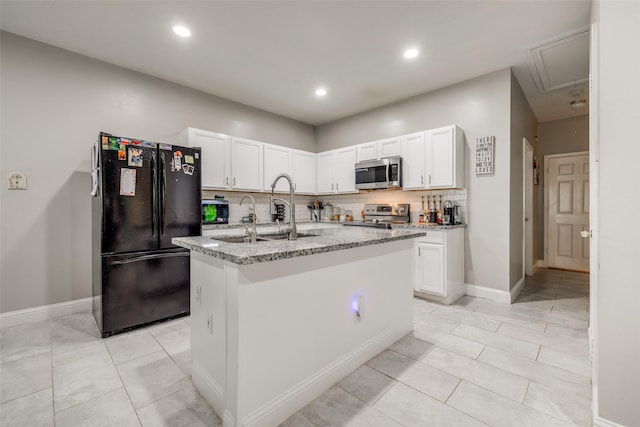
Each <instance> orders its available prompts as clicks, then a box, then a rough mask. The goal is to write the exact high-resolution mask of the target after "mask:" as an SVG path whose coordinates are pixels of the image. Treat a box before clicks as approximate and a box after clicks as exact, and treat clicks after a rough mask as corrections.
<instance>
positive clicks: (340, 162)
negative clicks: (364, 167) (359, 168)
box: [333, 147, 356, 193]
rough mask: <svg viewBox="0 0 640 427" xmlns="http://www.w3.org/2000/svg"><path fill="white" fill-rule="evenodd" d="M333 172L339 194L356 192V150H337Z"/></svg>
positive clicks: (351, 148) (352, 148)
mask: <svg viewBox="0 0 640 427" xmlns="http://www.w3.org/2000/svg"><path fill="white" fill-rule="evenodd" d="M335 157H336V158H335V163H334V168H333V172H334V175H335V178H336V191H337V192H338V193H355V192H356V168H355V165H356V149H355V147H347V148H341V149H339V150H336V156H335Z"/></svg>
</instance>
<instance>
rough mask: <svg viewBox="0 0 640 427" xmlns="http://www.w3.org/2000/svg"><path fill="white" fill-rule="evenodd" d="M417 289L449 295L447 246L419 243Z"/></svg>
mask: <svg viewBox="0 0 640 427" xmlns="http://www.w3.org/2000/svg"><path fill="white" fill-rule="evenodd" d="M417 265H418V269H417V274H418V277H417V278H416V289H417V290H419V291H424V292H429V293H432V294H437V295H442V296H446V295H447V278H446V259H445V246H444V245H438V244H433V243H418V261H417Z"/></svg>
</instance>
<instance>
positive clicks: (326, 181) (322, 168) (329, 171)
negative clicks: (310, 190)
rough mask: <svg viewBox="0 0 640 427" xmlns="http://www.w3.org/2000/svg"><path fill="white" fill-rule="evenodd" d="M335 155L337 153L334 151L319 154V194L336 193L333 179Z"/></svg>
mask: <svg viewBox="0 0 640 427" xmlns="http://www.w3.org/2000/svg"><path fill="white" fill-rule="evenodd" d="M334 154H335V153H334V152H333V151H325V152H323V153H318V157H317V159H318V162H317V165H318V173H317V176H318V181H317V183H318V194H331V193H335V186H336V183H335V180H334V179H333V178H334V176H333V162H334V157H335V156H334ZM354 174H355V172H354Z"/></svg>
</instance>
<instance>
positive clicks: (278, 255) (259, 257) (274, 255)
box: [172, 229, 426, 265]
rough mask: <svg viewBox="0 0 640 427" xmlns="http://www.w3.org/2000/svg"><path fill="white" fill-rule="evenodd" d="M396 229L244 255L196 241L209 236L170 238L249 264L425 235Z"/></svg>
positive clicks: (179, 242) (212, 253)
mask: <svg viewBox="0 0 640 427" xmlns="http://www.w3.org/2000/svg"><path fill="white" fill-rule="evenodd" d="M389 231H390V232H391V231H392V230H389ZM397 231H401V232H402V234H395V235H391V236H390V235H383V236H380V237H377V238H372V239H367V240H364V241H354V242H345V243H335V244H326V245H323V246H316V247H310V248H301V249H294V250H278V251H274V252H271V253H262V254H255V255H252V254H250V255H246V256H237V255H233V254H229V253H226V252H225V251H224V250H220V249H214V248H213V247H206V246H204V245H203V244H202V243H201V244H198V243H196V242H197V241H198V239H199V240H200V241H202V239H208V240H212V239H211V238H209V237H202V236H198V237H195V238H194V237H174V238H173V239H172V243H173V244H174V245H177V246H180V247H182V248H185V249H189V250H192V251H195V252H199V253H201V254H204V255H208V256H212V257H215V258H219V259H221V260H224V261H229V262H232V263H234V264H237V265H250V264H258V263H262V262H269V261H277V260H280V259H288V258H296V257H300V256H307V255H315V254H320V253H326V252H334V251H340V250H345V249H352V248H357V247H363V246H369V245H377V244H383V243H388V242H393V241H399V240H408V239H414V238H417V237H421V236H425V235H426V231H421V230H410V229H404V230H397ZM190 240H195V241H194V242H192V241H190Z"/></svg>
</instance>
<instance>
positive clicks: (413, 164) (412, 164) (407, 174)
mask: <svg viewBox="0 0 640 427" xmlns="http://www.w3.org/2000/svg"><path fill="white" fill-rule="evenodd" d="M402 168H403V175H402V186H403V189H404V190H418V189H424V188H426V187H427V181H426V179H425V144H424V133H423V132H420V133H414V134H412V135H407V137H406V138H405V140H404V157H403V159H402Z"/></svg>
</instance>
